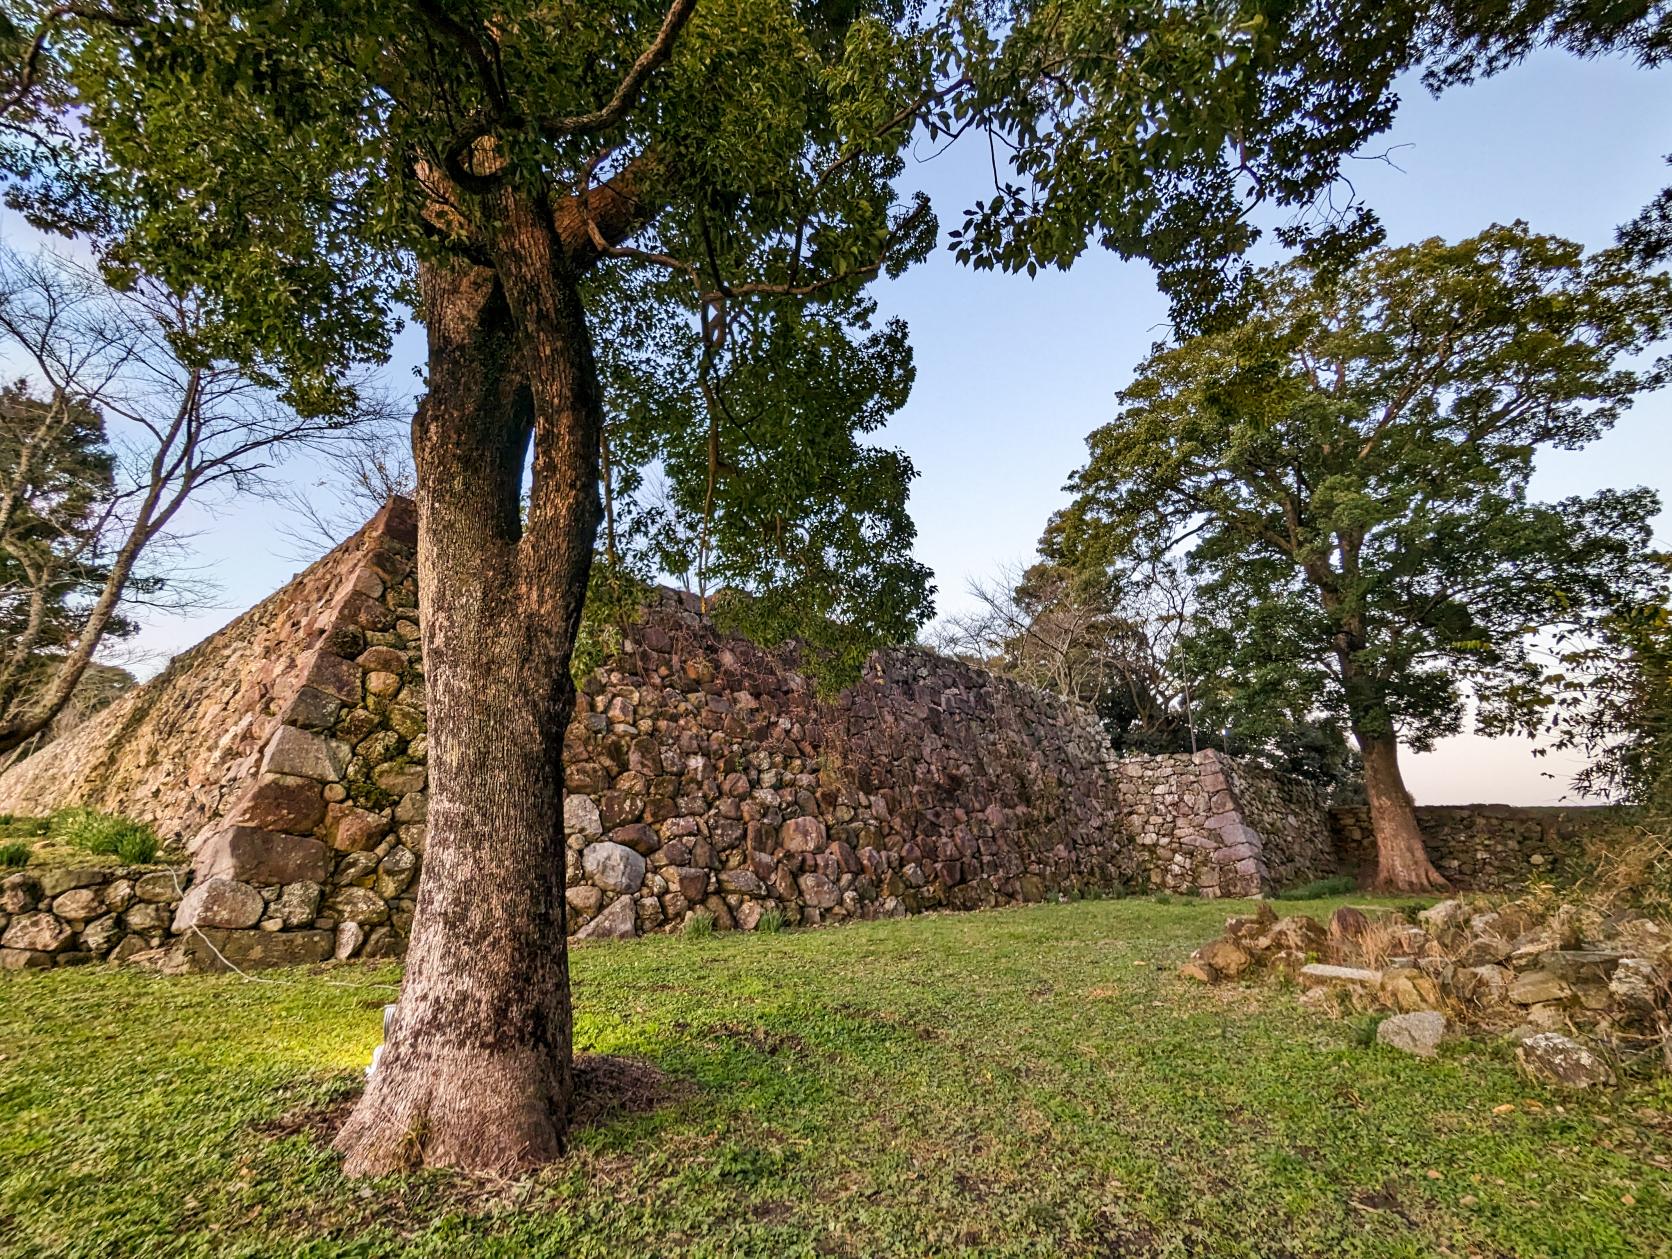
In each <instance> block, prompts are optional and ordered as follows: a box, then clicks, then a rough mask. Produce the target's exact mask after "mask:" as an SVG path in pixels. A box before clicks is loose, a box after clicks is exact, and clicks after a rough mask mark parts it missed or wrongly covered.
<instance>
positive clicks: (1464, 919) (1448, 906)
mask: <svg viewBox="0 0 1672 1259" xmlns="http://www.w3.org/2000/svg"><path fill="white" fill-rule="evenodd" d="M1470 916H1471V915H1470V911H1469V906H1468V905H1467V904H1466V903H1465V902H1463V901H1461V900H1458V899H1455V898H1454V899H1452V900H1444V901H1441V902H1440V903H1439V904H1437V905H1430V906H1429V907H1428V908H1427V909H1425V910H1423V911H1422V912H1421V913H1420V914H1418V915H1417V921H1418V922H1420V923H1422V925H1423V926H1425V927H1427V928H1428V929H1429V930H1430V931H1451V930H1454V929H1456V928H1458V927H1464V926H1467V925H1468V922H1469V918H1470Z"/></svg>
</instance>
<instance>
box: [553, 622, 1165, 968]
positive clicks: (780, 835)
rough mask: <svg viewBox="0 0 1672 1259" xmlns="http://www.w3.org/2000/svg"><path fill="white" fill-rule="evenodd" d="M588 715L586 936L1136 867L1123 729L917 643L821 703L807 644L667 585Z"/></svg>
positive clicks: (578, 809)
mask: <svg viewBox="0 0 1672 1259" xmlns="http://www.w3.org/2000/svg"><path fill="white" fill-rule="evenodd" d="M582 704H583V707H584V709H586V710H587V711H583V712H581V713H579V714H578V715H577V717H576V720H575V722H574V724H573V726H572V727H571V729H570V732H569V738H568V743H567V747H566V766H567V774H568V786H569V791H570V796H569V800H568V806H567V809H566V820H567V822H568V829H569V844H570V850H571V852H570V857H571V860H570V875H569V877H570V889H569V904H570V908H571V913H572V915H573V921H574V922H575V924H577V925H578V927H579V929H580V934H581V935H582V936H583V937H584V936H588V935H621V934H630V933H632V932H634V931H642V930H651V929H655V928H657V927H661V926H663V925H665V924H672V923H679V922H681V921H683V920H684V919H685V918H687V917H688V916H689V915H691V914H693V913H697V912H706V913H707V914H709V915H711V916H712V917H713V918H714V920H715V921H716V923H717V925H719V926H720V927H722V928H727V927H731V926H733V925H737V926H741V927H744V928H752V927H754V926H755V924H756V923H757V922H758V921H759V919H760V916H761V915H762V914H763V913H766V912H769V911H770V912H776V913H778V914H780V915H782V916H783V917H784V918H785V919H787V920H788V921H789V922H791V923H807V924H813V923H820V922H831V921H840V920H843V919H847V918H873V917H877V916H886V915H896V914H905V913H911V912H915V911H919V910H924V909H931V908H936V907H942V906H945V907H950V908H973V907H977V906H988V905H997V904H1004V903H1010V902H1017V901H1030V900H1040V899H1042V898H1043V897H1045V896H1046V895H1048V894H1051V893H1060V892H1067V891H1071V890H1075V889H1079V888H1082V887H1092V886H1098V887H1107V886H1110V885H1112V884H1114V883H1116V882H1119V881H1122V880H1124V879H1127V878H1129V877H1130V876H1131V873H1132V870H1133V865H1132V853H1131V851H1130V846H1129V845H1128V844H1127V842H1126V838H1125V834H1124V831H1123V829H1122V827H1121V824H1120V819H1119V816H1118V814H1117V812H1116V809H1115V805H1116V803H1117V802H1116V798H1115V795H1114V792H1113V779H1112V777H1111V776H1110V774H1109V772H1108V751H1107V743H1106V741H1105V740H1104V737H1103V733H1102V731H1101V729H1100V728H1099V727H1098V725H1097V723H1096V721H1095V719H1094V718H1093V717H1092V716H1091V715H1090V714H1089V713H1086V712H1084V711H1083V710H1080V709H1078V708H1076V707H1073V706H1070V705H1067V704H1065V703H1063V702H1062V701H1060V700H1057V699H1056V698H1055V697H1052V696H1049V695H1045V694H1043V693H1041V692H1038V691H1034V690H1031V689H1028V688H1025V687H1021V686H1018V685H1016V684H1014V683H1011V682H1008V681H1005V680H1004V679H1001V678H996V677H994V676H992V675H991V674H989V673H986V672H984V671H981V670H978V669H974V668H971V667H969V666H966V665H963V664H959V663H957V662H954V661H949V660H944V659H940V658H938V657H935V656H932V655H930V654H928V653H926V652H921V651H915V650H907V651H892V652H885V653H880V654H879V655H877V656H875V657H873V658H872V660H871V661H870V662H869V663H868V665H867V666H866V669H865V672H864V675H863V677H862V678H861V679H860V681H859V682H858V683H856V684H855V685H854V686H852V687H849V688H848V689H847V690H845V691H844V692H842V693H841V694H840V695H839V696H837V697H835V698H834V699H832V700H829V701H825V700H821V699H820V698H819V697H818V696H817V695H816V694H815V693H814V690H813V688H812V685H811V684H810V683H809V682H808V681H807V679H806V678H805V677H803V676H802V675H801V674H800V673H799V672H797V671H796V670H795V668H794V658H793V652H791V651H787V650H786V651H779V652H774V651H768V650H765V649H763V648H760V647H758V646H756V645H754V644H752V643H750V642H748V641H746V640H743V639H740V638H734V637H727V636H725V635H722V634H721V633H719V632H718V631H717V630H716V629H715V628H714V626H713V625H712V624H711V623H709V622H708V621H707V620H705V619H704V618H701V617H699V616H698V615H697V614H696V613H695V612H693V611H691V610H690V609H689V608H687V607H685V606H683V604H682V602H681V600H680V598H679V596H677V595H676V594H674V593H673V592H671V591H664V592H662V595H661V597H660V600H659V603H658V605H657V606H656V607H654V608H652V609H650V610H649V611H648V612H647V613H646V614H645V617H644V620H643V621H642V622H641V623H640V624H638V625H636V626H634V627H633V628H632V629H631V630H630V631H629V634H628V641H627V644H626V648H625V650H624V651H623V652H622V653H621V656H620V657H619V659H618V660H617V661H616V662H614V665H613V667H611V668H609V669H607V670H602V671H600V672H599V673H598V674H597V675H595V676H594V677H593V678H592V679H591V680H590V681H589V682H588V684H587V685H586V686H585V687H584V688H583V695H582Z"/></svg>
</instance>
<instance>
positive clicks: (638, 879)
mask: <svg viewBox="0 0 1672 1259" xmlns="http://www.w3.org/2000/svg"><path fill="white" fill-rule="evenodd" d="M581 868H582V869H583V870H584V871H585V872H586V877H587V879H588V880H590V881H591V882H592V883H594V884H596V885H597V886H598V887H601V888H603V889H604V890H605V891H606V892H620V893H624V894H627V895H631V894H632V893H634V892H636V891H638V890H639V888H640V887H641V886H642V885H643V883H644V858H643V857H641V856H639V854H638V853H636V852H634V851H633V850H632V849H631V848H628V847H627V846H626V845H625V844H617V843H613V842H611V841H610V840H607V839H606V840H601V841H599V842H598V843H596V844H588V845H587V846H586V848H585V849H584V850H583V851H582V853H581Z"/></svg>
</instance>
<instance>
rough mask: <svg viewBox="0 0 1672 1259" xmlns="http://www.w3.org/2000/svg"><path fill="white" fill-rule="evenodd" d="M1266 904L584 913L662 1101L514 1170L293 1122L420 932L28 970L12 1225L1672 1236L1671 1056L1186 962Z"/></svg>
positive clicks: (253, 1247)
mask: <svg viewBox="0 0 1672 1259" xmlns="http://www.w3.org/2000/svg"><path fill="white" fill-rule="evenodd" d="M1339 903H1342V902H1341V900H1340V899H1339V898H1337V899H1334V900H1330V901H1323V902H1315V903H1313V904H1312V905H1309V906H1307V909H1308V911H1309V912H1316V913H1321V914H1327V913H1328V912H1329V910H1330V909H1332V908H1333V907H1334V906H1335V905H1336V904H1339ZM1236 908H1237V906H1235V905H1226V904H1223V903H1221V904H1218V905H1209V904H1203V903H1201V902H1194V901H1188V900H1174V901H1171V902H1169V903H1166V904H1156V903H1154V902H1151V901H1147V900H1140V899H1129V900H1124V901H1100V902H1083V903H1078V904H1073V905H1053V906H1039V907H1034V908H1029V909H1018V910H1003V911H994V912H988V913H976V914H959V915H938V916H932V917H926V918H919V919H912V920H905V921H893V922H881V923H873V924H864V925H856V926H849V927H842V928H835V929H830V930H822V931H788V932H782V933H779V934H773V935H758V934H756V935H740V934H727V933H716V934H714V935H712V936H706V937H705V936H698V935H694V934H693V935H683V936H661V937H653V938H649V939H645V940H641V941H638V942H636V943H630V944H607V945H598V946H592V947H587V948H583V949H579V950H577V951H576V953H575V955H574V961H573V973H574V981H575V999H576V1004H577V1009H578V1011H579V1014H578V1022H577V1029H576V1031H577V1043H578V1045H579V1047H580V1048H581V1049H583V1050H585V1051H588V1052H591V1053H603V1054H612V1055H620V1056H623V1057H627V1058H632V1059H637V1060H641V1061H644V1062H647V1063H650V1064H652V1065H653V1066H655V1067H656V1068H659V1069H660V1071H661V1072H663V1073H664V1075H665V1077H666V1080H667V1085H666V1088H665V1100H664V1101H663V1103H662V1104H661V1105H660V1106H658V1107H657V1108H655V1109H653V1110H650V1111H648V1112H645V1113H636V1114H626V1115H620V1114H618V1115H616V1116H615V1117H614V1118H607V1119H606V1120H604V1121H603V1122H601V1123H598V1124H595V1125H593V1126H589V1127H586V1128H584V1129H582V1130H580V1131H578V1132H577V1133H576V1135H575V1141H574V1148H573V1150H572V1152H571V1154H570V1156H569V1157H568V1158H567V1159H566V1160H565V1161H564V1162H562V1163H560V1164H558V1165H556V1166H554V1167H552V1168H551V1169H549V1170H548V1171H546V1172H545V1173H543V1174H542V1175H540V1176H538V1177H535V1178H533V1179H531V1180H529V1181H526V1182H524V1183H522V1184H514V1185H500V1186H479V1185H470V1184H463V1183H461V1182H460V1180H459V1179H458V1178H456V1177H450V1176H446V1175H441V1174H428V1175H424V1176H419V1177H415V1178H412V1179H410V1180H407V1181H404V1182H402V1181H393V1180H391V1181H383V1182H376V1183H373V1184H371V1185H369V1186H368V1185H367V1184H364V1183H360V1182H348V1181H344V1180H343V1179H342V1178H341V1177H340V1175H339V1174H338V1171H337V1164H336V1161H335V1159H334V1157H333V1156H332V1155H331V1153H330V1152H329V1150H328V1149H327V1148H325V1146H324V1144H323V1143H322V1142H321V1141H320V1140H319V1139H318V1138H317V1136H315V1135H313V1134H311V1133H309V1132H307V1131H301V1132H293V1133H291V1134H290V1135H282V1136H281V1135H275V1134H274V1132H273V1131H272V1129H271V1123H272V1121H273V1120H275V1119H276V1118H277V1117H279V1116H281V1115H285V1114H287V1113H296V1112H299V1111H308V1110H310V1109H317V1108H320V1107H323V1106H325V1105H327V1104H329V1103H331V1102H333V1101H340V1100H341V1099H343V1098H345V1097H347V1096H349V1095H351V1094H352V1092H353V1091H354V1090H355V1089H356V1088H357V1087H358V1082H359V1078H360V1070H361V1068H362V1066H363V1065H364V1063H365V1062H366V1061H367V1059H368V1058H369V1057H370V1055H371V1051H372V1048H373V1046H374V1045H375V1044H376V1043H377V1041H378V1038H379V1036H380V1019H381V1014H380V1011H381V1007H382V1005H383V1003H384V1002H385V1001H386V1000H389V999H390V998H391V995H392V989H391V988H390V986H389V985H392V984H393V983H394V982H395V981H396V980H397V979H398V970H397V969H396V968H392V967H385V968H383V969H380V970H368V969H361V968H358V967H345V968H337V969H330V970H322V971H315V972H312V973H298V972H291V973H285V974H282V975H276V976H274V978H277V979H279V980H280V981H281V982H277V983H250V982H245V981H243V980H240V979H238V978H237V977H236V976H217V977H185V978H162V977H156V976H152V975H149V974H144V973H139V972H133V971H118V972H110V971H106V970H102V969H91V968H89V969H78V970H74V971H68V972H64V971H61V972H54V973H46V974H26V975H17V976H9V977H5V979H4V982H3V983H0V1250H3V1251H4V1253H6V1254H10V1255H31V1256H33V1255H77V1256H81V1255H112V1256H114V1255H140V1254H143V1255H177V1254H178V1255H243V1256H269V1255H272V1256H289V1255H306V1256H325V1255H366V1256H372V1255H376V1256H383V1255H414V1256H416V1255H425V1256H455V1255H507V1256H509V1255H525V1254H529V1255H574V1256H606V1255H609V1256H615V1255H671V1254H693V1255H710V1256H730V1255H760V1256H781V1255H818V1254H848V1255H856V1256H861V1255H863V1256H869V1255H885V1254H887V1255H931V1254H932V1255H946V1254H970V1255H1037V1256H1054V1255H1112V1256H1144V1255H1176V1256H1187V1255H1188V1256H1219V1255H1227V1256H1249V1257H1250V1259H1253V1257H1256V1256H1258V1257H1260V1259H1272V1257H1280V1256H1285V1255H1320V1256H1322V1255H1330V1256H1334V1255H1378V1256H1383V1255H1385V1256H1413V1257H1414V1256H1419V1255H1420V1256H1429V1255H1438V1254H1446V1253H1450V1254H1455V1255H1459V1256H1463V1255H1468V1254H1471V1253H1475V1254H1482V1255H1491V1256H1504V1255H1515V1256H1575V1257H1578V1256H1622V1257H1623V1256H1644V1255H1657V1254H1665V1253H1667V1247H1668V1244H1669V1239H1672V1198H1669V1194H1672V1172H1669V1171H1668V1167H1669V1166H1672V1163H1669V1156H1672V1139H1669V1136H1668V1129H1667V1127H1666V1126H1665V1125H1666V1124H1667V1123H1668V1122H1669V1121H1668V1120H1667V1118H1666V1116H1667V1112H1668V1110H1669V1108H1672V1090H1668V1089H1667V1088H1666V1087H1665V1086H1664V1085H1662V1086H1643V1085H1639V1086H1636V1087H1635V1089H1634V1090H1632V1091H1627V1092H1625V1093H1620V1094H1613V1095H1608V1096H1604V1097H1600V1098H1585V1099H1575V1098H1570V1097H1564V1096H1560V1095H1555V1094H1552V1093H1550V1092H1547V1091H1545V1090H1543V1089H1540V1088H1537V1087H1534V1086H1532V1085H1529V1084H1527V1083H1525V1082H1524V1081H1522V1080H1521V1079H1519V1078H1518V1077H1517V1075H1516V1074H1515V1071H1514V1068H1513V1064H1512V1061H1511V1059H1510V1057H1509V1055H1508V1053H1507V1052H1506V1051H1505V1050H1504V1049H1503V1048H1502V1047H1500V1046H1497V1045H1493V1044H1476V1045H1459V1046H1455V1047H1453V1046H1448V1047H1447V1049H1446V1050H1445V1051H1444V1052H1443V1053H1442V1056H1441V1057H1440V1059H1439V1060H1438V1061H1435V1062H1424V1061H1419V1060H1416V1059H1413V1058H1408V1057H1404V1056H1401V1055H1398V1054H1397V1053H1395V1052H1394V1051H1392V1050H1388V1049H1385V1048H1381V1047H1378V1046H1374V1045H1370V1046H1366V1045H1363V1044H1361V1043H1360V1042H1359V1039H1358V1038H1357V1037H1356V1036H1355V1031H1354V1028H1353V1027H1352V1026H1351V1025H1350V1024H1348V1023H1338V1022H1332V1021H1328V1020H1325V1019H1323V1018H1321V1017H1318V1016H1314V1015H1312V1014H1309V1013H1306V1012H1304V1011H1303V1010H1301V1009H1300V1008H1299V1007H1298V1005H1297V1004H1296V1003H1295V1000H1294V997H1293V995H1292V994H1288V993H1284V992H1281V991H1279V990H1277V989H1273V988H1254V987H1246V988H1239V987H1235V986H1230V987H1224V986H1222V987H1219V988H1212V989H1209V988H1203V987H1200V986H1198V985H1192V984H1188V983H1186V982H1184V981H1182V980H1180V979H1179V978H1178V977H1177V976H1176V974H1175V971H1176V968H1177V966H1178V964H1179V962H1180V961H1182V960H1183V958H1184V957H1185V955H1186V954H1187V953H1188V952H1189V950H1190V949H1191V948H1193V947H1194V946H1195V945H1197V944H1199V943H1201V942H1202V941H1203V940H1205V939H1207V938H1208V937H1209V936H1211V935H1212V934H1214V933H1215V931H1216V930H1217V928H1218V926H1219V925H1220V919H1221V918H1222V917H1223V915H1224V914H1225V913H1227V912H1234V911H1235V910H1236ZM1505 1103H1509V1104H1512V1105H1513V1106H1514V1109H1513V1110H1511V1111H1507V1112H1505V1113H1503V1114H1495V1113H1494V1108H1495V1107H1498V1106H1500V1105H1502V1104H1505ZM1431 1173H1432V1174H1431Z"/></svg>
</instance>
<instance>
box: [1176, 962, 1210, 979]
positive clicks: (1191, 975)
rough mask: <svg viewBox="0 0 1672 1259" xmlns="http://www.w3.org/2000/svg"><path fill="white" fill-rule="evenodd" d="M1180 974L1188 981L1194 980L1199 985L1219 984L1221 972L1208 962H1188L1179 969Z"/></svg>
mask: <svg viewBox="0 0 1672 1259" xmlns="http://www.w3.org/2000/svg"><path fill="white" fill-rule="evenodd" d="M1179 974H1181V975H1183V976H1184V977H1185V978H1186V979H1194V980H1195V981H1196V982H1197V983H1199V984H1216V983H1218V982H1219V972H1218V971H1216V970H1214V968H1213V967H1211V966H1209V965H1208V964H1207V963H1206V962H1186V963H1185V964H1184V965H1183V966H1181V967H1179Z"/></svg>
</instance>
